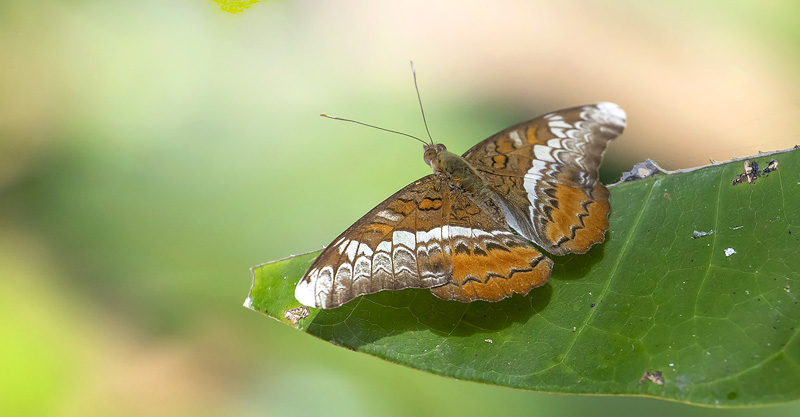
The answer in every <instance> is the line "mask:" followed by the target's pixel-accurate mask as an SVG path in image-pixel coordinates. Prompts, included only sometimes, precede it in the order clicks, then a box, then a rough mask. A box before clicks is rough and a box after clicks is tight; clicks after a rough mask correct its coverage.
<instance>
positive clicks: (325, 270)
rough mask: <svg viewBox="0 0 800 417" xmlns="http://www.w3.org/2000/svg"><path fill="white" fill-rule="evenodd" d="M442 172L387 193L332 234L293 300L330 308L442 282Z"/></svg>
mask: <svg viewBox="0 0 800 417" xmlns="http://www.w3.org/2000/svg"><path fill="white" fill-rule="evenodd" d="M444 181H445V179H444V177H443V176H442V175H436V174H433V175H428V176H426V177H423V178H422V179H420V180H418V181H415V182H413V183H411V184H409V185H408V186H406V187H405V188H403V189H401V190H400V191H398V192H397V193H395V194H394V195H393V196H391V197H389V198H388V199H386V200H385V201H383V202H382V203H381V204H379V205H378V206H377V207H375V208H374V209H372V210H371V211H370V212H369V213H367V214H366V215H364V217H362V218H361V219H359V220H358V221H357V222H355V223H354V224H353V225H352V226H350V227H349V228H348V229H347V230H345V231H344V233H342V234H341V235H339V237H337V238H336V239H335V240H334V241H333V243H331V244H330V245H329V246H328V247H327V248H325V250H324V251H322V253H321V254H320V255H319V257H317V259H316V260H315V261H314V263H313V264H312V265H311V268H310V269H309V270H308V272H306V274H305V275H304V276H303V278H301V279H300V282H299V283H298V284H297V288H296V289H295V298H297V300H298V301H300V302H301V303H303V304H305V305H309V306H313V307H317V308H335V307H339V306H340V305H342V304H344V303H347V302H349V301H350V300H352V299H354V298H356V297H358V296H360V295H364V294H372V293H375V292H378V291H383V290H399V289H403V288H431V287H435V286H440V285H443V284H445V283H447V282H448V280H449V278H450V276H451V273H452V270H453V265H452V262H451V259H450V256H449V254H447V253H445V252H444V251H443V247H444V245H443V244H442V243H441V239H442V237H441V228H439V229H438V234H437V231H436V230H434V229H436V227H435V226H436V225H441V224H443V222H444V218H445V214H444V210H443V206H444V205H446V204H447V202H446V196H444V195H443V188H444V187H446V183H445V182H444Z"/></svg>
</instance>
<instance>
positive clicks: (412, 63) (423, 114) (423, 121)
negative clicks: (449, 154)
mask: <svg viewBox="0 0 800 417" xmlns="http://www.w3.org/2000/svg"><path fill="white" fill-rule="evenodd" d="M411 75H413V76H414V89H415V90H417V101H419V111H420V112H422V123H424V124H425V131H426V132H428V138H429V139H430V140H431V143H430V144H431V145H433V138H432V137H431V131H430V130H428V121H427V120H425V110H424V109H423V108H422V97H420V95H419V87H418V86H417V71H416V70H415V69H414V61H411ZM426 145H427V144H426Z"/></svg>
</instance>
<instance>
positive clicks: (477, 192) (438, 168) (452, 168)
mask: <svg viewBox="0 0 800 417" xmlns="http://www.w3.org/2000/svg"><path fill="white" fill-rule="evenodd" d="M424 159H425V163H426V164H428V165H429V166H430V167H431V169H433V173H434V174H444V175H446V176H447V178H448V179H449V180H450V181H449V182H450V183H451V184H452V185H456V186H458V188H460V189H461V191H464V192H465V193H467V195H469V196H470V197H471V198H472V199H473V200H475V202H476V203H478V204H481V203H484V202H487V201H489V200H491V199H492V197H491V196H492V193H491V191H490V190H489V188H488V187H487V185H486V180H485V179H484V178H483V176H482V175H481V174H480V173H479V172H478V171H477V170H476V169H475V168H474V167H473V166H472V165H471V164H470V163H469V162H467V160H466V159H464V158H462V157H461V156H459V155H456V154H454V153H452V152H450V151H448V150H447V148H446V147H445V146H444V145H442V144H440V143H437V144H434V145H425V154H424ZM481 205H483V204H481Z"/></svg>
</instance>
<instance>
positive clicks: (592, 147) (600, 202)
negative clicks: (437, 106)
mask: <svg viewBox="0 0 800 417" xmlns="http://www.w3.org/2000/svg"><path fill="white" fill-rule="evenodd" d="M624 128H625V112H624V111H623V110H622V109H621V108H619V107H618V106H617V105H616V104H613V103H598V104H593V105H587V106H581V107H575V108H571V109H566V110H560V111H556V112H553V113H549V114H546V115H544V116H540V117H537V118H535V119H532V120H529V121H527V122H523V123H520V124H518V125H516V126H512V127H510V128H508V129H506V130H504V131H502V132H500V133H498V134H496V135H494V136H491V137H489V138H487V139H486V140H483V141H481V142H480V143H478V144H477V145H475V146H474V147H473V148H472V149H470V150H469V151H467V152H466V153H464V155H463V156H464V158H465V159H467V160H468V161H469V162H470V163H471V164H472V165H473V166H474V167H475V168H476V169H478V170H479V171H481V172H483V173H484V176H485V177H486V178H487V180H488V183H489V185H490V187H491V188H492V189H493V191H494V192H495V193H496V195H497V200H498V202H499V204H500V206H501V209H502V211H503V214H504V215H505V217H506V220H507V221H508V224H509V225H511V227H513V228H514V229H515V230H517V232H519V233H520V234H521V235H523V236H525V237H526V238H528V239H530V240H532V241H533V242H535V243H536V244H538V245H539V246H541V247H542V248H543V249H545V250H546V251H548V252H550V253H552V254H554V255H564V254H567V253H584V252H586V251H587V250H589V248H590V247H591V246H592V245H594V244H596V243H600V242H602V241H603V239H604V236H605V231H606V230H608V213H609V211H610V206H609V203H608V190H607V189H606V187H605V186H604V185H603V184H601V183H600V182H599V181H598V168H599V167H600V163H601V161H602V156H603V152H604V151H605V149H606V146H607V144H608V142H609V141H610V140H612V139H614V138H616V137H617V136H619V135H620V134H621V133H622V131H623V129H624Z"/></svg>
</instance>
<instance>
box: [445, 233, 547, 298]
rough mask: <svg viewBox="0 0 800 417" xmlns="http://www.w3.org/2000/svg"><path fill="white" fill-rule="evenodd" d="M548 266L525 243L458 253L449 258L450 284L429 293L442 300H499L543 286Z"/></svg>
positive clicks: (544, 260) (540, 255)
mask: <svg viewBox="0 0 800 417" xmlns="http://www.w3.org/2000/svg"><path fill="white" fill-rule="evenodd" d="M552 267H553V261H551V260H550V259H549V258H547V257H545V256H543V255H542V254H541V253H539V251H538V250H536V249H535V248H533V247H532V246H529V245H527V244H525V245H522V246H517V247H508V248H505V247H504V248H502V249H493V250H489V251H487V252H485V254H484V253H476V252H475V251H473V252H472V253H468V252H465V253H458V254H455V255H453V274H452V277H451V279H450V282H448V283H447V284H445V285H443V286H440V287H436V288H431V292H432V293H433V294H434V295H435V296H437V297H439V298H441V299H444V300H458V301H462V302H470V301H475V300H485V301H499V300H502V299H504V298H507V297H510V296H511V295H512V294H515V293H516V294H522V295H526V294H528V292H529V291H530V290H531V289H532V288H536V287H539V286H541V285H544V284H545V283H546V282H547V279H548V277H549V276H550V270H551V269H552Z"/></svg>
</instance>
